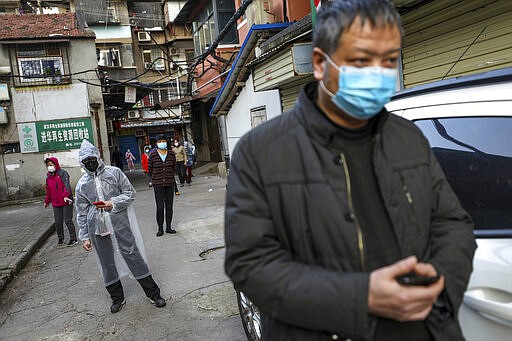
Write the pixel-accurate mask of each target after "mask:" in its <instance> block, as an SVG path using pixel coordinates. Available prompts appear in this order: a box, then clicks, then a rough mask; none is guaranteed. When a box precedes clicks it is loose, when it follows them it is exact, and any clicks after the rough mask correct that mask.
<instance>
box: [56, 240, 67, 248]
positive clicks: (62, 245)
mask: <svg viewBox="0 0 512 341" xmlns="http://www.w3.org/2000/svg"><path fill="white" fill-rule="evenodd" d="M65 246H66V244H64V242H63V241H59V243H58V244H57V248H58V249H60V248H61V247H65Z"/></svg>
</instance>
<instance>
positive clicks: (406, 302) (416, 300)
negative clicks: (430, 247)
mask: <svg viewBox="0 0 512 341" xmlns="http://www.w3.org/2000/svg"><path fill="white" fill-rule="evenodd" d="M412 271H414V272H415V273H416V274H417V275H419V276H435V275H436V274H437V272H436V270H435V268H434V267H433V266H432V265H431V264H427V263H418V260H417V259H416V257H415V256H412V257H408V258H405V259H402V260H401V261H399V262H396V263H394V264H391V265H390V266H386V267H382V268H380V269H377V270H375V271H372V273H371V274H370V283H369V289H368V311H369V312H370V313H372V314H375V315H378V316H382V317H386V318H390V319H393V320H397V321H418V320H424V319H425V318H426V317H427V315H428V314H429V313H430V311H431V310H432V305H433V304H434V302H435V301H436V299H437V297H438V296H439V294H440V293H441V291H443V288H444V277H442V276H441V278H440V279H439V280H438V281H437V282H435V283H433V284H431V285H429V286H404V285H401V284H399V283H398V282H397V280H396V277H398V276H401V275H405V274H407V273H409V272H412Z"/></svg>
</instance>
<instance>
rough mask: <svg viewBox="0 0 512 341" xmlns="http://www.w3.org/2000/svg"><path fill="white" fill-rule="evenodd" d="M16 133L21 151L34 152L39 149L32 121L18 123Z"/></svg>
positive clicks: (34, 125)
mask: <svg viewBox="0 0 512 341" xmlns="http://www.w3.org/2000/svg"><path fill="white" fill-rule="evenodd" d="M18 134H19V137H20V148H21V152H22V153H36V152H38V151H39V145H38V142H37V131H36V124H35V123H34V122H32V123H22V124H18Z"/></svg>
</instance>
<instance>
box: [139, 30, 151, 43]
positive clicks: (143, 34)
mask: <svg viewBox="0 0 512 341" xmlns="http://www.w3.org/2000/svg"><path fill="white" fill-rule="evenodd" d="M137 37H138V38H139V41H151V36H150V35H149V33H148V32H146V31H140V32H137Z"/></svg>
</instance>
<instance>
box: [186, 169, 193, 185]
mask: <svg viewBox="0 0 512 341" xmlns="http://www.w3.org/2000/svg"><path fill="white" fill-rule="evenodd" d="M191 182H192V166H187V183H191Z"/></svg>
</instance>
